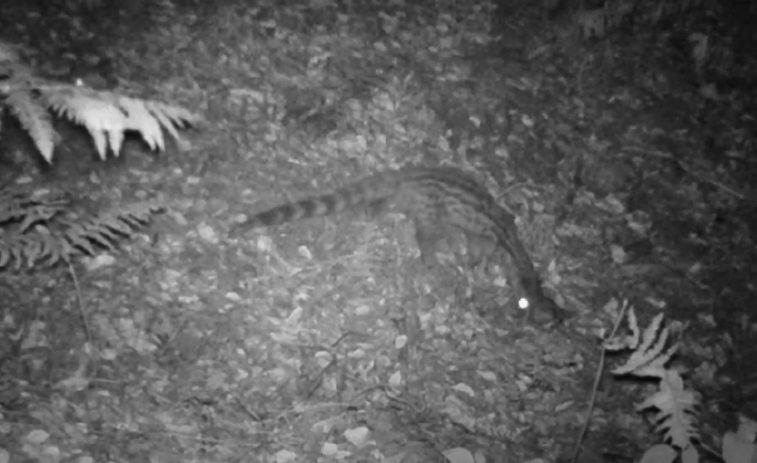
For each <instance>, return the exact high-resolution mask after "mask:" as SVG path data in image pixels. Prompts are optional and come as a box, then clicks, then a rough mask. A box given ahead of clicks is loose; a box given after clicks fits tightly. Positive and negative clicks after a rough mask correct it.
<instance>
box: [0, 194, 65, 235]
mask: <svg viewBox="0 0 757 463" xmlns="http://www.w3.org/2000/svg"><path fill="white" fill-rule="evenodd" d="M68 204H69V201H68V200H66V199H65V198H63V197H62V196H60V195H56V194H55V193H51V192H49V191H47V190H37V191H34V192H32V193H31V195H30V194H29V193H28V192H24V191H22V190H17V191H9V190H6V191H3V192H0V224H5V223H8V222H14V221H19V220H20V221H21V225H20V226H19V229H18V232H19V233H24V232H26V231H28V230H29V229H30V228H31V227H32V226H34V225H35V224H37V223H40V222H46V221H49V220H50V219H52V218H53V217H55V216H57V215H59V214H60V213H61V212H63V211H64V210H65V209H66V206H68Z"/></svg>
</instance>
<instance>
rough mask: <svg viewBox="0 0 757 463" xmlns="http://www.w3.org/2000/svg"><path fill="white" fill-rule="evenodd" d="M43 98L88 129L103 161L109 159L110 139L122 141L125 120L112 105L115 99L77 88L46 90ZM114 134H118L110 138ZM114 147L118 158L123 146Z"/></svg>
mask: <svg viewBox="0 0 757 463" xmlns="http://www.w3.org/2000/svg"><path fill="white" fill-rule="evenodd" d="M102 93H103V94H105V93H107V92H102ZM44 97H45V102H46V104H47V106H48V107H49V108H50V109H52V110H53V111H55V112H56V113H57V114H59V115H61V116H65V117H67V118H69V119H71V120H72V121H74V122H76V123H78V124H81V125H83V126H84V127H85V128H86V129H87V131H88V132H89V134H90V135H91V136H92V139H93V140H94V142H95V148H96V149H97V154H98V155H99V156H100V159H103V160H104V159H105V158H106V156H107V153H108V138H110V139H111V140H114V141H118V140H119V137H120V139H121V140H122V139H123V131H124V128H125V123H124V122H125V117H124V114H123V113H122V112H121V111H120V110H119V108H118V107H117V106H116V105H114V104H113V102H112V100H113V98H112V97H107V96H102V95H99V94H98V93H97V92H95V91H94V90H90V89H87V88H83V87H75V86H68V87H59V88H57V90H56V91H46V92H44ZM112 132H115V133H116V135H111V133H112ZM106 137H107V138H106ZM112 148H113V152H114V154H115V155H118V154H119V152H120V148H121V144H120V143H117V145H116V146H112Z"/></svg>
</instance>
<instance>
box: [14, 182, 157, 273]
mask: <svg viewBox="0 0 757 463" xmlns="http://www.w3.org/2000/svg"><path fill="white" fill-rule="evenodd" d="M38 196H39V195H38ZM53 197H54V195H48V197H43V198H41V199H40V198H36V199H35V198H33V197H32V198H25V197H23V196H22V195H21V193H3V192H0V225H7V224H9V223H19V222H20V225H18V226H17V228H16V229H15V230H14V232H7V233H2V231H3V230H0V269H2V268H5V267H9V266H11V265H13V268H14V269H15V270H18V269H19V268H21V266H22V265H23V264H26V267H27V268H32V267H35V266H37V265H38V263H39V262H40V261H42V260H43V259H46V262H45V264H46V265H48V266H50V265H55V264H57V263H59V262H60V261H64V262H70V260H71V258H72V257H74V256H75V255H77V254H86V255H89V256H94V255H95V254H97V248H98V247H99V248H104V249H108V250H112V249H113V248H115V246H116V245H117V244H118V242H119V241H120V240H121V239H123V238H128V237H130V236H132V235H133V234H134V232H135V231H136V230H139V229H140V228H142V227H144V226H146V225H147V224H148V223H149V221H150V219H151V218H152V216H154V215H155V214H158V213H160V212H162V211H163V210H164V208H163V207H162V206H160V205H158V204H155V203H150V202H144V203H137V204H132V205H129V206H126V207H123V208H121V209H119V210H116V211H110V212H106V213H104V214H101V215H99V216H97V217H94V218H92V219H90V220H88V221H85V222H84V223H79V222H73V221H72V220H71V219H70V218H66V217H61V215H62V213H63V212H65V211H66V209H68V206H69V203H68V202H67V201H66V202H64V201H60V200H59V201H57V202H56V201H53V200H52V199H51V198H53Z"/></svg>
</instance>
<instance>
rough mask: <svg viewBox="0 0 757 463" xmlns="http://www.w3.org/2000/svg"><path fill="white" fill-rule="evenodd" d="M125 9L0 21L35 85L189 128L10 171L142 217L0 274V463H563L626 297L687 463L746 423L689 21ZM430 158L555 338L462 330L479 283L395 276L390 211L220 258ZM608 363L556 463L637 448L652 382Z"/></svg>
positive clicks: (454, 271) (305, 8)
mask: <svg viewBox="0 0 757 463" xmlns="http://www.w3.org/2000/svg"><path fill="white" fill-rule="evenodd" d="M152 3H154V5H153V4H152ZM152 3H151V2H149V1H144V2H135V4H134V5H138V6H135V7H133V8H132V9H129V10H128V11H123V10H121V11H119V10H118V9H117V8H116V7H108V8H105V7H100V8H99V10H98V9H97V8H96V9H95V10H94V11H93V12H92V13H90V14H81V15H79V14H76V13H73V12H71V11H67V10H65V9H60V10H57V9H54V8H53V9H50V10H47V11H45V12H39V11H37V8H38V7H37V5H36V4H32V3H31V2H26V3H24V2H19V5H18V6H17V7H15V8H9V9H8V10H7V11H8V13H7V14H5V12H4V17H3V18H2V19H0V31H2V32H0V39H2V40H5V41H8V42H12V43H17V44H22V45H24V46H25V47H27V48H28V49H33V50H35V54H34V55H33V59H34V62H33V64H34V66H35V67H36V68H38V69H40V70H43V71H44V70H47V71H48V72H49V74H51V75H54V76H55V78H57V79H61V80H63V79H73V78H74V77H82V78H83V79H84V82H85V85H92V86H103V87H107V88H109V89H110V90H112V91H114V92H124V93H130V94H137V95H139V96H140V97H142V98H153V99H156V100H160V101H170V102H173V103H176V104H181V105H183V106H185V107H187V108H189V109H191V110H192V111H195V112H197V113H199V114H201V115H202V116H203V118H204V121H205V122H204V123H203V124H202V125H201V126H199V127H198V128H197V129H196V130H192V131H186V132H184V133H183V137H184V138H185V139H186V140H188V141H189V142H190V143H191V145H190V146H184V145H182V149H179V147H178V146H173V145H172V146H169V147H168V149H167V150H166V151H165V152H163V153H160V155H158V156H155V155H154V154H151V153H149V152H148V150H147V149H146V148H145V147H144V146H142V145H141V144H140V143H139V140H138V138H134V139H130V140H129V141H128V143H127V145H126V147H125V149H124V150H123V152H122V153H121V156H120V157H118V159H108V160H107V161H98V160H96V159H95V158H96V156H94V155H93V154H92V153H93V152H94V151H93V148H92V146H91V142H90V140H89V138H88V135H87V134H86V133H79V134H77V133H75V131H70V130H69V131H64V132H63V141H62V142H61V144H60V147H59V149H58V150H57V151H56V153H55V158H54V160H53V161H54V162H53V165H52V166H51V167H48V168H46V169H42V168H37V167H35V166H34V165H31V164H30V165H28V166H26V169H27V170H28V171H27V172H25V173H24V175H23V176H21V177H19V178H18V179H16V181H17V182H27V183H38V185H39V187H40V188H59V189H64V190H66V191H67V192H68V193H69V194H71V195H74V196H75V197H76V196H78V197H81V198H82V199H84V198H86V200H87V201H91V202H94V203H97V204H100V205H101V207H113V208H117V207H119V205H125V204H129V203H130V202H133V201H137V200H141V199H144V198H146V197H149V198H157V199H158V200H160V201H161V202H162V203H163V204H165V205H166V207H167V211H168V212H167V213H166V214H164V215H163V216H161V217H159V218H157V219H156V221H155V223H154V224H153V225H152V227H151V228H149V229H148V230H146V232H145V234H144V235H142V234H138V235H137V236H135V237H132V239H130V240H127V241H124V243H123V245H122V247H121V248H120V249H119V250H118V251H116V252H112V253H109V254H108V255H109V256H110V257H111V259H102V258H99V259H95V261H94V262H95V263H93V260H91V259H90V260H82V261H81V262H76V263H74V266H73V267H70V268H65V267H62V268H52V269H43V268H40V269H34V271H31V270H26V271H23V270H22V271H13V270H12V269H5V270H4V271H3V273H1V274H0V298H1V299H0V301H2V304H0V320H2V321H0V463H2V462H4V461H36V460H43V459H44V461H46V462H54V461H64V460H65V461H74V460H75V461H80V462H85V461H152V462H162V461H179V460H180V461H184V462H194V461H198V462H200V461H202V462H204V461H215V462H222V461H223V462H226V461H228V462H241V461H266V462H269V461H270V462H279V463H284V462H300V461H303V462H304V461H322V462H327V461H337V460H339V461H366V462H367V461H385V462H398V463H399V462H416V461H417V462H422V461H423V462H426V461H445V458H446V461H452V462H464V461H474V460H473V458H474V457H475V458H476V459H475V461H476V462H481V461H502V462H516V461H527V460H531V459H535V458H543V459H544V460H546V461H556V460H560V461H568V460H569V459H570V457H571V455H572V454H573V452H574V446H575V445H576V443H577V442H578V441H579V435H580V434H581V427H582V425H583V423H584V422H585V421H586V420H587V419H588V416H587V413H588V411H587V409H588V406H589V403H590V400H591V398H592V393H593V390H594V387H595V386H594V381H595V377H596V376H597V374H598V373H597V371H598V369H600V368H601V364H600V354H601V352H602V343H601V338H602V337H603V336H607V335H608V333H609V332H610V331H611V329H612V327H613V324H614V323H615V322H616V320H617V319H618V316H619V313H620V311H621V307H622V306H623V302H624V301H626V300H628V301H630V302H631V305H632V306H633V307H634V312H635V313H636V315H637V316H638V318H639V320H640V321H639V324H640V326H641V327H642V329H643V328H644V327H646V326H648V325H649V323H650V321H651V320H652V319H653V318H654V316H655V315H657V314H660V313H661V314H664V315H665V324H666V326H667V327H668V328H669V330H670V333H671V336H670V339H669V341H668V346H672V345H673V344H675V343H678V346H679V347H678V353H677V356H676V357H675V359H674V361H673V362H671V366H670V368H671V371H673V370H675V371H681V368H682V367H685V368H686V369H687V370H688V372H687V374H686V376H685V377H686V380H687V382H686V387H687V388H688V389H690V390H693V391H697V392H698V394H699V395H700V397H701V402H702V408H701V413H700V415H699V417H698V426H699V430H700V435H701V440H702V442H703V444H704V446H703V447H701V448H705V446H706V447H707V448H718V449H719V448H720V439H721V437H722V435H723V433H724V432H726V431H728V430H731V429H732V428H733V427H734V426H735V423H736V416H737V415H738V414H741V415H743V416H746V417H751V418H752V419H755V418H757V389H755V387H754V386H753V385H754V384H757V377H755V374H754V369H753V368H750V367H748V365H749V363H748V362H749V360H750V356H751V355H754V343H753V342H752V341H751V338H752V337H753V336H755V331H757V318H755V315H757V314H755V309H754V308H755V305H754V302H753V301H754V292H755V287H754V283H753V282H754V281H755V280H754V272H753V270H752V269H753V268H755V267H754V263H755V262H757V250H756V248H755V246H754V243H753V242H752V236H754V232H755V230H756V229H757V213H756V212H757V211H756V210H755V204H754V200H753V199H752V198H754V197H755V196H754V194H752V192H751V189H752V188H753V187H752V185H753V184H754V182H753V181H752V179H754V178H755V177H754V175H755V170H756V169H757V164H755V162H754V159H752V158H751V157H753V151H754V150H753V146H754V140H755V138H754V133H753V132H754V127H753V126H754V119H753V118H752V119H749V117H747V115H748V114H749V108H752V107H754V105H753V103H751V102H752V101H754V96H753V95H751V94H748V95H747V96H746V97H745V93H740V92H745V90H744V89H743V88H739V87H738V85H735V84H734V85H735V86H734V87H731V88H729V89H728V91H729V92H731V93H727V94H726V93H723V92H725V90H722V89H721V88H720V87H719V88H717V89H713V87H709V86H708V85H706V84H707V82H703V81H702V80H701V79H702V77H701V76H699V75H697V73H696V72H695V71H694V68H695V66H694V65H693V64H692V63H691V57H690V53H689V52H682V51H681V47H680V45H679V44H680V42H681V40H679V39H680V37H681V36H683V37H684V40H683V43H687V42H686V38H687V37H689V34H691V32H692V31H696V27H697V26H696V23H694V24H693V25H692V24H688V25H687V27H688V28H689V29H686V30H684V31H681V30H679V29H676V28H672V27H671V28H670V30H669V31H666V32H664V33H662V34H661V33H659V32H650V33H647V32H644V31H643V30H641V31H636V32H635V33H633V34H631V33H618V34H617V35H615V36H612V37H607V38H605V39H603V40H599V41H594V42H587V41H584V40H580V39H579V38H576V37H573V36H566V35H564V34H563V35H561V30H565V28H564V27H563V29H561V27H562V26H559V25H558V23H557V21H555V20H552V22H548V21H544V20H542V19H541V17H540V15H539V13H538V12H536V13H532V12H531V11H529V9H528V7H525V6H523V7H520V8H514V9H513V10H512V11H511V12H505V11H504V10H503V9H501V8H500V9H494V10H487V8H485V7H484V6H483V5H484V2H481V5H477V4H475V3H461V2H455V1H450V2H424V1H419V2H408V3H409V5H404V6H402V7H400V6H391V5H394V3H393V2H388V3H387V4H385V2H380V1H379V2H375V5H371V4H370V3H369V2H365V3H363V4H361V6H360V7H357V6H344V5H342V6H339V7H337V6H326V4H328V2H324V6H315V4H316V3H318V2H301V3H302V4H301V5H300V4H299V3H297V2H287V5H286V6H283V4H278V3H277V2H272V1H267V2H266V1H261V2H243V1H218V2H207V3H203V2H198V5H181V2H177V3H176V5H175V6H174V7H168V6H165V4H164V6H163V7H162V8H158V7H157V6H156V5H158V2H152ZM251 3H255V6H250V4H251ZM308 3H311V4H312V5H311V6H309V5H307V4H308ZM397 3H399V2H397ZM431 3H433V5H434V6H433V7H431V6H427V4H431ZM357 4H358V2H356V3H354V4H352V3H350V5H357ZM390 4H391V5H390ZM529 5H530V3H529ZM139 8H142V9H139ZM111 10H113V11H111ZM516 13H517V14H516ZM497 37H499V39H497ZM67 53H68V54H69V55H67ZM92 56H95V57H102V56H107V59H97V58H96V59H90V58H91V57H92ZM89 62H97V63H103V62H107V63H109V64H112V66H110V65H109V66H102V65H100V64H93V65H92V66H90V68H88V67H87V66H86V65H84V66H82V63H89ZM752 70H754V68H752ZM692 76H693V77H692ZM698 79H699V80H698ZM712 92H715V93H714V94H713V93H712ZM718 92H720V93H718ZM749 92H753V90H749ZM734 95H739V98H737V97H736V96H734ZM0 133H2V132H0ZM26 145H27V146H26V148H27V149H29V150H31V148H30V145H29V144H28V143H27V144H26ZM750 147H751V148H750ZM29 156H30V158H31V156H32V153H30V154H29ZM440 163H447V164H454V165H458V166H461V167H464V168H466V169H470V170H474V171H476V172H478V174H479V176H480V178H482V179H483V181H485V182H486V184H487V186H488V187H490V189H491V190H492V191H493V192H496V194H497V197H498V199H499V200H500V202H501V203H502V204H505V205H507V206H508V207H509V208H510V209H511V210H512V211H513V213H514V214H515V215H516V216H517V217H518V227H519V231H520V233H521V237H522V239H523V241H524V243H525V244H526V247H527V248H528V249H529V250H530V251H531V254H532V256H533V259H534V261H535V263H536V266H537V268H538V269H539V271H540V272H541V274H542V275H543V276H544V280H545V286H546V287H547V290H548V292H549V293H550V294H551V295H554V297H555V299H556V300H557V302H558V303H559V304H560V305H561V306H563V307H565V308H567V309H569V310H571V311H572V312H574V313H575V317H573V319H572V320H570V321H568V322H567V323H565V324H564V325H562V326H559V327H540V326H531V325H524V324H523V323H521V320H520V319H521V314H518V313H509V312H508V313H505V314H504V315H502V314H501V313H498V314H497V316H496V317H492V312H493V311H502V310H505V309H503V307H507V306H509V305H510V304H509V303H508V301H509V297H510V291H509V285H508V284H507V282H506V281H505V280H503V279H502V278H499V277H496V278H495V277H491V276H490V277H484V276H482V275H479V274H474V273H471V272H468V271H467V270H466V269H465V268H464V266H463V265H461V264H460V262H459V260H458V259H457V258H456V256H455V255H454V253H451V254H450V255H448V256H443V257H445V258H444V259H442V260H443V261H444V262H446V265H445V268H444V269H442V270H440V271H439V272H438V274H432V272H425V271H424V272H419V271H418V269H419V267H418V266H417V265H416V263H417V259H418V251H417V248H416V246H415V244H414V242H413V238H412V229H411V227H410V224H408V223H407V221H406V220H403V218H402V217H394V216H387V217H384V218H380V219H375V220H367V219H365V218H355V217H354V216H351V215H349V214H345V215H343V216H337V217H333V218H328V219H317V220H312V221H305V222H300V223H293V224H286V225H283V226H280V227H276V228H272V229H268V230H263V231H260V232H255V233H251V234H250V235H249V236H247V237H246V238H245V239H233V240H232V239H229V238H227V231H228V229H229V226H230V225H231V223H232V222H233V221H234V220H235V218H236V217H237V216H238V215H239V214H243V213H244V214H247V213H250V212H252V211H255V210H260V209H262V208H264V207H266V206H271V205H274V204H278V203H282V202H285V201H288V200H292V199H295V198H301V197H304V196H307V195H309V194H319V193H323V192H327V191H330V190H332V189H333V188H334V187H336V186H338V185H342V184H345V183H347V182H350V181H352V180H355V179H357V178H359V177H361V176H363V175H366V174H369V173H371V172H375V171H377V170H381V169H387V168H394V167H398V166H401V165H405V164H426V165H436V164H440ZM72 272H74V273H75V274H76V275H78V280H77V281H76V284H74V282H73V281H72V280H71V274H72ZM495 276H496V275H495ZM492 318H497V319H498V322H497V323H492V322H491V319H492ZM624 326H625V324H623V325H621V330H622V331H621V332H622V333H624V334H625V333H626V331H625V328H624ZM629 354H630V352H626V353H625V354H623V353H620V354H616V355H612V356H610V357H608V359H607V363H608V364H609V367H608V366H605V371H600V372H599V374H600V376H601V378H602V381H601V383H600V386H599V388H598V390H597V393H596V397H595V401H596V403H595V407H594V409H593V410H592V413H591V421H590V425H589V428H588V432H587V433H586V435H585V436H584V437H583V440H582V441H580V442H581V454H580V457H579V461H581V462H604V461H637V460H638V459H639V458H640V457H641V455H642V454H643V453H644V451H645V450H646V449H648V448H650V446H651V445H653V444H654V443H656V442H660V441H661V440H662V436H661V435H659V434H656V433H655V430H654V426H652V425H650V424H649V419H648V418H649V416H648V415H645V414H642V413H640V412H639V411H638V410H636V409H635V408H634V406H635V404H638V403H641V402H643V401H644V400H646V399H647V398H648V397H650V396H651V395H653V394H654V393H655V391H656V390H658V389H659V388H660V383H659V382H656V381H648V382H639V381H635V380H633V378H629V377H616V376H614V375H613V374H612V373H611V372H610V369H611V368H612V367H614V366H617V365H619V364H622V363H624V362H625V361H626V360H627V358H628V355H629ZM4 456H5V457H9V459H4V458H5V457H4Z"/></svg>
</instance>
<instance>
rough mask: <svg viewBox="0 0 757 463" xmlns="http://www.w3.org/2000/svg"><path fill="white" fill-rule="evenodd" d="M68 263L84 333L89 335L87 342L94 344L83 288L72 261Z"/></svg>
mask: <svg viewBox="0 0 757 463" xmlns="http://www.w3.org/2000/svg"><path fill="white" fill-rule="evenodd" d="M66 263H67V264H68V273H70V274H71V278H72V279H73V280H74V289H76V301H77V302H78V305H79V315H81V320H82V323H83V324H84V333H85V334H86V335H87V342H89V344H90V345H92V332H91V331H90V329H89V321H88V320H87V313H86V311H85V310H84V300H83V298H82V296H81V288H80V287H79V279H78V278H77V277H76V270H75V269H74V266H73V265H71V262H69V261H68V260H67V261H66Z"/></svg>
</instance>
